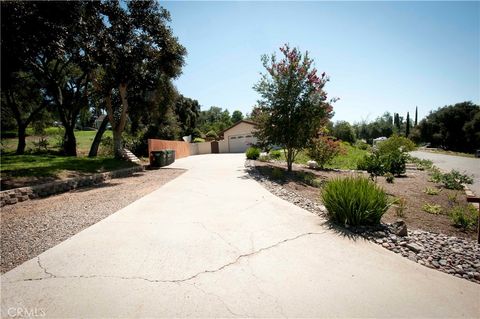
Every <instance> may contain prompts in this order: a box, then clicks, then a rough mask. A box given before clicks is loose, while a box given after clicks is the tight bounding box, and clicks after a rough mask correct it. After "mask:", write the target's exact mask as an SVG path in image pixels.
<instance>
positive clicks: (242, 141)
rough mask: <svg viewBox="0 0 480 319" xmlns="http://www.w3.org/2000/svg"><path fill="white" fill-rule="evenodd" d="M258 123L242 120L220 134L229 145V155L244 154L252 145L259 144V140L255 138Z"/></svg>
mask: <svg viewBox="0 0 480 319" xmlns="http://www.w3.org/2000/svg"><path fill="white" fill-rule="evenodd" d="M255 126H256V123H255V122H252V121H247V120H241V121H238V122H237V123H235V124H233V125H232V126H230V127H229V128H227V129H226V130H224V131H223V132H221V133H220V136H223V139H224V140H225V142H227V145H228V152H229V153H243V152H245V151H246V150H247V148H249V147H250V146H251V145H252V144H256V143H257V138H256V137H255V136H253V132H254V131H255Z"/></svg>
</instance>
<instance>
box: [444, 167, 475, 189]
mask: <svg viewBox="0 0 480 319" xmlns="http://www.w3.org/2000/svg"><path fill="white" fill-rule="evenodd" d="M441 181H442V183H443V186H445V188H448V189H458V190H461V189H463V184H472V183H473V178H472V177H471V176H468V175H466V174H462V173H460V172H459V171H456V170H451V171H450V173H446V174H443V175H442V179H441Z"/></svg>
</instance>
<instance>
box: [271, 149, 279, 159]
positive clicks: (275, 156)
mask: <svg viewBox="0 0 480 319" xmlns="http://www.w3.org/2000/svg"><path fill="white" fill-rule="evenodd" d="M269 155H270V158H271V159H274V160H279V159H280V158H281V157H282V151H280V150H271V151H270V154H269Z"/></svg>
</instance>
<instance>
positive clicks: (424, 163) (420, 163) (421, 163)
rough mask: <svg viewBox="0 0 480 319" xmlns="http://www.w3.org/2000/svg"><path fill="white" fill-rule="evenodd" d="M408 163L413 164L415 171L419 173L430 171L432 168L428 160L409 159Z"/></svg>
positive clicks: (431, 163) (411, 157)
mask: <svg viewBox="0 0 480 319" xmlns="http://www.w3.org/2000/svg"><path fill="white" fill-rule="evenodd" d="M409 161H410V162H411V163H414V164H415V165H416V166H417V169H418V170H420V171H423V170H426V169H431V168H432V167H433V162H432V161H430V160H425V159H420V158H418V157H413V156H410V157H409Z"/></svg>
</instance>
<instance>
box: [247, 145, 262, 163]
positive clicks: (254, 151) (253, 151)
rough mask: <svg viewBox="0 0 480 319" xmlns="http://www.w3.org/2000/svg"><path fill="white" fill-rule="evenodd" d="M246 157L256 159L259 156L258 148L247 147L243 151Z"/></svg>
mask: <svg viewBox="0 0 480 319" xmlns="http://www.w3.org/2000/svg"><path fill="white" fill-rule="evenodd" d="M245 154H246V155H247V158H248V159H251V160H256V159H257V158H258V157H259V156H260V149H259V148H257V147H253V146H252V147H249V148H248V149H247V151H246V152H245Z"/></svg>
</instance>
